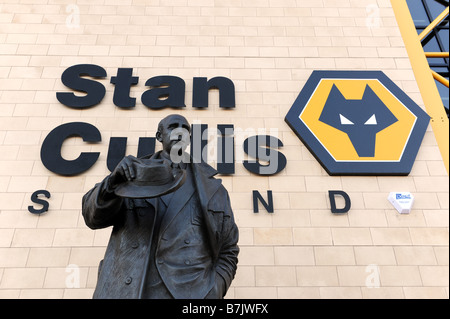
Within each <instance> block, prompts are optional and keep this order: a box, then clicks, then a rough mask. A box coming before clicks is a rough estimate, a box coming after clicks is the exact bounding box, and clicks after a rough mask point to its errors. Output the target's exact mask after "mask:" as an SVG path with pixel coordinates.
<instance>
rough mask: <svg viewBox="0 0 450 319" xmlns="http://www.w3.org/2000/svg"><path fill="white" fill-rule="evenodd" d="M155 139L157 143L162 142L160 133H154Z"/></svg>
mask: <svg viewBox="0 0 450 319" xmlns="http://www.w3.org/2000/svg"><path fill="white" fill-rule="evenodd" d="M156 139H157V141H158V142H162V134H161V132H160V131H158V132H156Z"/></svg>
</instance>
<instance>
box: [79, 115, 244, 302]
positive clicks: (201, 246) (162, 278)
mask: <svg viewBox="0 0 450 319" xmlns="http://www.w3.org/2000/svg"><path fill="white" fill-rule="evenodd" d="M177 131H178V132H185V133H186V132H187V134H185V136H184V137H183V136H182V134H179V133H177ZM189 132H190V125H189V123H188V121H187V120H186V119H185V118H184V117H183V116H180V115H170V116H168V117H166V118H164V119H163V120H162V121H161V122H160V124H159V126H158V132H157V134H156V138H157V140H158V141H159V142H161V143H162V146H163V150H162V151H160V152H157V153H155V154H153V155H151V156H148V157H145V158H142V159H137V158H135V157H133V156H127V157H125V158H124V159H123V160H122V161H121V162H120V163H119V164H118V165H117V167H116V169H115V170H114V171H113V172H112V173H111V174H110V175H109V176H107V177H106V178H105V179H104V180H103V181H102V182H101V183H99V184H97V185H96V186H95V187H94V188H93V189H92V190H90V191H89V192H88V193H87V194H86V195H85V196H84V197H83V217H84V220H85V222H86V225H87V226H88V227H90V228H91V229H101V228H106V227H110V226H113V230H112V233H111V238H110V241H109V243H108V247H107V249H106V253H105V257H104V259H103V260H102V262H101V263H100V266H99V271H98V282H97V286H96V289H95V292H94V298H120V299H126V298H130V299H171V298H176V299H204V298H206V299H221V298H223V297H224V296H225V294H226V292H227V290H228V288H229V287H230V285H231V282H232V280H233V279H234V276H235V273H236V269H237V262H238V259H237V257H238V254H239V248H238V245H237V242H238V237H239V232H238V228H237V226H236V224H235V221H234V216H233V211H232V209H231V204H230V199H229V196H228V192H227V190H226V189H225V187H224V186H223V185H222V183H221V180H219V179H215V178H214V176H215V175H216V174H217V171H216V170H214V169H213V168H212V167H211V166H209V165H208V164H206V163H193V161H192V160H190V159H191V158H190V157H189V156H188V155H187V154H186V153H185V152H184V151H185V149H186V148H187V146H188V145H189V138H186V135H187V137H189V135H190V133H189Z"/></svg>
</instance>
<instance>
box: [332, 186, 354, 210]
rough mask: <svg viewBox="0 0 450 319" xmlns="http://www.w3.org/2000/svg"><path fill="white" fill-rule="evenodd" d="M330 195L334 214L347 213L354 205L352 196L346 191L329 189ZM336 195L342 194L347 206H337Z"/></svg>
mask: <svg viewBox="0 0 450 319" xmlns="http://www.w3.org/2000/svg"><path fill="white" fill-rule="evenodd" d="M328 196H329V198H330V205H331V212H332V213H333V214H345V213H348V212H349V210H350V208H351V207H352V202H351V200H350V196H348V194H347V193H346V192H344V191H328ZM336 196H341V197H342V198H343V199H344V201H345V206H344V207H343V208H337V207H336Z"/></svg>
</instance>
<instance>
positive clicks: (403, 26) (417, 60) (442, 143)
mask: <svg viewBox="0 0 450 319" xmlns="http://www.w3.org/2000/svg"><path fill="white" fill-rule="evenodd" d="M391 4H392V8H393V9H394V13H395V17H396V19H397V22H398V25H399V27H400V32H401V34H402V37H403V40H404V42H405V47H406V50H407V51H408V55H409V59H410V61H411V65H412V68H413V72H414V75H415V77H416V81H417V84H418V86H419V89H420V93H421V95H422V99H423V102H424V104H425V108H426V110H427V113H428V114H429V115H430V116H431V126H432V128H433V133H434V136H435V137H436V141H437V143H438V145H439V150H440V152H441V156H442V159H443V161H444V164H445V168H446V169H447V174H448V172H449V119H448V117H447V114H446V112H445V108H444V104H443V102H442V99H441V95H440V94H439V91H438V88H437V86H436V82H435V80H437V81H439V82H440V83H442V84H444V85H445V86H447V87H448V86H449V83H448V80H447V79H446V78H444V77H443V76H441V75H440V74H439V73H437V72H435V71H433V70H431V68H430V65H429V63H428V60H427V58H448V56H449V53H448V52H424V50H423V47H422V43H421V41H422V40H423V39H425V38H426V37H427V35H429V34H430V32H432V31H433V30H434V29H435V28H436V27H437V26H438V25H439V24H440V23H441V22H442V21H443V20H444V19H445V18H446V17H447V16H448V14H449V8H448V7H447V8H446V9H445V10H444V11H443V12H442V13H441V14H440V15H439V16H438V17H437V18H436V19H435V20H434V21H433V22H432V23H431V24H430V25H429V26H428V27H426V28H425V30H424V31H423V32H421V34H420V35H419V36H418V35H417V30H416V27H415V25H414V22H413V20H412V17H411V14H410V11H409V8H408V4H407V3H406V0H391Z"/></svg>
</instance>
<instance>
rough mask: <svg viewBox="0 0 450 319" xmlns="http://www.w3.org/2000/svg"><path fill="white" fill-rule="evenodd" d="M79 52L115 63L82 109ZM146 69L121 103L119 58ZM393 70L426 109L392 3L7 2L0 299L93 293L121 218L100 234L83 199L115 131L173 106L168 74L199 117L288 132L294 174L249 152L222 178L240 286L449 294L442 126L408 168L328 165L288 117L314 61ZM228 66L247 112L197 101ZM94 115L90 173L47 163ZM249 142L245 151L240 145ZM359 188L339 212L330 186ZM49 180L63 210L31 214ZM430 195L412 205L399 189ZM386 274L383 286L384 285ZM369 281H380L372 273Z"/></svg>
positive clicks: (2, 55) (71, 153) (192, 115)
mask: <svg viewBox="0 0 450 319" xmlns="http://www.w3.org/2000/svg"><path fill="white" fill-rule="evenodd" d="M78 63H93V64H98V65H100V66H102V67H104V68H105V69H106V70H107V72H108V78H107V79H105V80H102V81H101V82H102V83H103V84H104V85H105V86H106V87H107V94H106V96H105V99H104V100H103V102H102V103H101V104H100V105H98V106H96V107H94V108H91V109H88V110H84V111H77V110H73V109H69V108H67V107H65V106H63V105H62V104H60V103H59V102H58V101H57V100H56V96H55V93H56V92H57V91H62V90H66V89H65V87H64V85H63V84H62V83H61V81H60V77H61V74H62V72H63V71H64V70H65V69H66V68H67V67H69V66H72V65H74V64H78ZM119 67H132V68H134V74H135V76H139V77H140V79H139V84H138V85H137V86H136V87H133V88H132V93H131V94H132V96H135V97H137V98H138V99H137V105H136V108H135V110H132V111H124V110H120V109H118V108H116V107H115V106H114V105H113V102H112V93H113V86H112V85H111V84H109V80H110V77H111V76H115V75H116V72H117V68H119ZM318 69H358V70H372V69H375V70H382V71H384V72H385V73H386V74H387V75H388V76H389V77H390V78H391V79H392V80H393V81H394V82H395V83H396V84H397V85H398V86H400V87H401V88H403V89H404V90H405V92H406V93H407V94H408V95H409V96H411V97H412V98H413V99H414V100H415V101H416V102H417V103H418V104H419V105H421V106H423V102H422V99H421V96H420V93H419V89H418V87H417V84H416V82H415V79H414V75H413V72H412V69H411V65H410V63H409V60H408V56H407V53H406V50H405V48H404V45H403V41H402V39H401V36H400V33H399V31H398V28H397V24H396V20H395V17H394V13H393V10H392V8H391V7H390V1H388V0H364V1H361V0H252V1H246V0H226V1H225V0H214V1H213V0H165V1H162V0H78V1H77V0H45V1H42V0H9V1H1V2H0V298H90V297H91V296H92V292H93V289H94V287H95V283H96V272H97V265H98V262H99V261H100V259H101V258H102V256H103V254H104V250H105V246H106V244H107V241H108V238H109V233H110V229H106V230H100V231H91V230H89V229H88V228H87V227H86V226H85V225H84V222H83V219H82V217H81V208H80V204H81V197H82V195H83V194H84V193H85V192H86V191H87V190H89V189H90V188H91V187H92V186H93V185H94V184H95V182H97V181H99V180H101V179H102V178H103V177H104V176H105V175H106V174H107V173H108V172H107V168H106V154H107V149H108V145H107V144H108V141H109V137H110V136H127V137H128V138H129V148H128V151H129V152H130V153H132V154H135V152H136V149H137V140H138V137H140V136H152V135H153V134H154V132H155V130H156V123H157V122H158V120H159V119H161V118H162V117H164V116H165V115H167V114H169V113H172V112H174V111H173V110H163V111H151V110H148V109H147V108H146V107H145V106H144V105H142V103H140V95H141V94H142V93H143V92H144V90H145V86H144V84H145V81H146V80H147V79H148V78H150V77H152V76H157V75H163V74H170V75H176V76H179V77H181V78H183V79H184V80H185V81H186V88H187V94H186V104H187V108H186V110H183V111H182V114H183V115H185V116H186V117H187V118H189V119H190V120H191V121H194V120H201V121H202V122H203V123H206V124H209V125H210V126H212V127H214V126H215V125H216V124H220V123H222V124H226V123H234V125H235V127H238V128H242V129H247V128H252V129H255V130H257V129H258V128H264V129H267V130H269V129H270V128H276V129H278V132H279V137H280V139H281V140H282V141H283V143H284V148H283V149H282V151H283V153H284V154H285V155H286V157H287V158H288V164H287V167H286V169H285V170H284V171H282V172H281V173H280V174H279V175H277V176H274V177H269V178H268V177H258V176H253V175H251V174H250V173H249V172H247V171H246V170H245V169H244V168H243V167H242V165H241V164H240V163H237V164H236V174H235V175H233V176H230V177H223V181H224V184H225V185H226V187H227V188H228V190H229V192H230V195H231V199H232V204H233V207H234V212H235V215H236V219H237V223H238V225H239V227H240V232H241V239H240V246H241V254H240V263H239V269H238V273H237V276H236V280H235V281H234V283H233V285H232V288H231V289H230V291H229V293H228V296H227V297H228V298H389V297H391V298H448V297H449V291H448V283H449V278H448V274H449V269H448V263H449V255H448V251H449V250H448V242H449V232H448V227H449V217H448V215H449V214H448V213H449V189H448V175H447V173H446V171H445V168H444V165H443V162H442V159H441V157H440V153H439V149H438V147H437V144H436V140H435V138H434V135H433V132H432V131H431V129H429V130H428V132H427V133H426V136H425V139H424V142H423V145H422V148H421V149H420V152H419V155H418V158H417V161H416V163H415V165H414V168H413V171H412V174H411V175H410V176H409V177H330V176H328V175H327V174H326V172H325V171H324V170H323V169H322V168H321V166H320V165H319V163H318V162H316V161H315V159H314V158H313V156H312V155H311V154H310V153H309V151H308V150H307V149H306V148H305V147H304V146H303V144H302V143H301V142H300V140H299V139H298V138H297V137H296V136H295V135H294V134H293V133H292V131H291V130H290V129H289V127H288V126H287V125H286V124H285V122H284V116H285V115H286V113H287V111H288V110H289V108H290V107H291V105H292V103H293V101H294V100H295V98H296V96H297V95H298V93H299V91H300V89H301V88H302V87H303V85H304V84H305V82H306V80H307V79H308V77H309V75H310V74H311V72H312V71H313V70H318ZM195 76H205V77H213V76H226V77H229V78H230V79H232V80H233V81H234V83H235V85H236V91H237V92H236V93H237V95H236V101H237V108H236V109H235V110H233V111H224V110H220V109H219V108H218V106H217V99H216V98H212V99H211V105H210V107H209V109H208V110H207V111H197V110H194V109H193V108H192V107H191V104H192V103H191V100H192V99H191V98H192V78H193V77H195ZM72 121H82V122H88V123H91V124H94V125H96V127H98V128H99V130H100V131H101V133H102V142H101V143H100V144H99V145H94V146H86V145H85V144H83V143H82V142H81V141H80V140H79V139H74V140H73V141H69V142H68V143H67V145H65V147H64V149H63V155H64V156H65V157H66V158H74V157H76V156H77V154H79V153H80V151H89V150H90V149H92V150H95V151H100V152H101V157H100V160H99V161H98V162H97V163H96V164H95V166H94V167H93V168H92V169H91V170H89V171H88V172H87V173H85V174H82V175H80V176H78V177H73V178H63V177H59V176H56V175H55V174H53V173H51V172H49V171H48V170H47V169H45V167H44V166H43V165H42V163H41V161H40V157H39V154H40V147H41V144H42V142H43V140H44V138H45V137H46V136H47V134H48V132H49V131H50V130H52V129H53V128H55V127H56V126H58V125H60V124H63V123H67V122H72ZM236 148H237V149H239V148H241V146H240V145H236ZM332 188H336V189H342V190H345V191H346V192H348V193H349V194H350V196H351V198H352V202H353V206H352V210H351V211H350V212H349V214H347V215H344V216H333V215H332V214H331V212H330V208H329V203H328V200H327V191H328V190H329V189H332ZM38 189H47V190H48V191H50V192H51V194H52V197H51V199H49V203H50V210H49V212H47V213H46V214H43V215H41V216H35V215H32V214H30V213H28V210H27V207H28V206H29V205H31V204H32V202H31V201H30V196H31V194H32V193H33V192H34V191H35V190H38ZM253 189H257V190H259V191H261V193H263V194H264V193H265V192H266V190H268V189H271V190H272V191H273V193H274V200H275V208H276V211H275V213H274V214H273V215H269V214H267V213H266V212H265V211H262V212H260V213H259V214H257V215H256V214H253V212H252V198H251V191H252V190H253ZM398 190H408V191H411V192H413V193H414V195H415V197H416V203H415V206H414V209H413V211H412V213H411V214H410V215H399V214H398V213H397V212H396V211H395V209H394V208H393V207H392V206H391V205H390V204H389V202H388V201H387V196H388V194H389V192H390V191H398ZM375 274H379V283H380V287H379V288H371V287H370V283H371V280H373V278H374V277H376V276H374V275H375ZM368 283H369V285H368Z"/></svg>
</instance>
